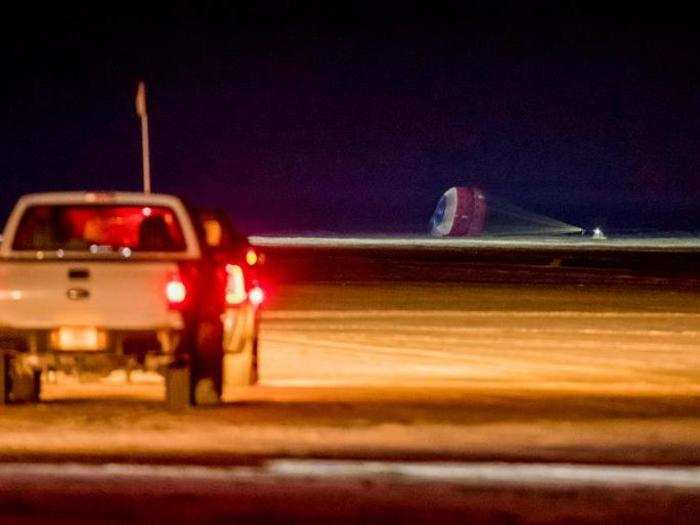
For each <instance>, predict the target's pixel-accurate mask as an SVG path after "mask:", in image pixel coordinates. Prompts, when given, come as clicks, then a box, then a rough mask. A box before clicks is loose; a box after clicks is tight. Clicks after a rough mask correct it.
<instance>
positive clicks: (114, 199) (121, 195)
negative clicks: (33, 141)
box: [18, 191, 181, 206]
mask: <svg viewBox="0 0 700 525" xmlns="http://www.w3.org/2000/svg"><path fill="white" fill-rule="evenodd" d="M174 202H178V203H179V202H181V201H180V199H179V198H178V197H176V196H175V195H168V194H165V193H141V192H127V191H52V192H43V193H29V194H27V195H23V196H22V197H21V198H20V199H19V201H18V205H19V204H23V205H25V206H26V205H36V204H64V203H65V204H71V203H75V204H77V203H85V204H93V203H94V204H100V203H115V204H121V203H133V204H160V205H172V204H173V203H174Z"/></svg>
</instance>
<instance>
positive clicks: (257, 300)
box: [248, 286, 265, 306]
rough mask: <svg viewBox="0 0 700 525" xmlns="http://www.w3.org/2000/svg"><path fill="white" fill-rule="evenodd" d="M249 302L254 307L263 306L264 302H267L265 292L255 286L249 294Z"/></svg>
mask: <svg viewBox="0 0 700 525" xmlns="http://www.w3.org/2000/svg"><path fill="white" fill-rule="evenodd" d="M248 300H249V301H250V302H251V304H253V305H254V306H258V305H261V304H262V302H263V301H264V300H265V292H264V291H263V289H262V288H260V287H259V286H254V287H253V288H251V289H250V291H249V292H248Z"/></svg>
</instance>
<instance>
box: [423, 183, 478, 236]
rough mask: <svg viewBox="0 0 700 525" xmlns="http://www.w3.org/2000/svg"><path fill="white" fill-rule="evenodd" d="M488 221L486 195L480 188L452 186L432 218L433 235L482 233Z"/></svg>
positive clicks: (440, 201) (472, 234) (444, 194)
mask: <svg viewBox="0 0 700 525" xmlns="http://www.w3.org/2000/svg"><path fill="white" fill-rule="evenodd" d="M485 223H486V196H485V195H484V193H483V192H482V191H481V190H480V189H478V188H464V187H455V188H450V189H449V190H447V191H446V192H445V193H443V195H442V197H440V200H439V201H438V205H437V208H435V213H433V217H432V219H431V220H430V225H431V230H432V234H433V235H438V236H441V237H442V236H447V235H466V236H476V235H481V234H482V232H483V231H484V224H485Z"/></svg>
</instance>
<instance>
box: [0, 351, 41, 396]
mask: <svg viewBox="0 0 700 525" xmlns="http://www.w3.org/2000/svg"><path fill="white" fill-rule="evenodd" d="M40 396H41V371H40V370H36V369H35V368H33V367H31V366H29V365H27V364H26V363H25V362H24V361H23V360H22V359H21V357H20V356H17V355H16V354H13V353H11V352H2V353H0V404H6V403H10V402H17V403H36V402H38V401H39V398H40Z"/></svg>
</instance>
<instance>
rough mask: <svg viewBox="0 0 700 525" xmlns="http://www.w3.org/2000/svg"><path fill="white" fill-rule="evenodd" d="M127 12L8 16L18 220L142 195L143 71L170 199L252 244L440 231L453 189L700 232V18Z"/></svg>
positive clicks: (620, 222) (490, 10)
mask: <svg viewBox="0 0 700 525" xmlns="http://www.w3.org/2000/svg"><path fill="white" fill-rule="evenodd" d="M115 5H116V4H115ZM118 5H119V10H118V11H117V9H116V7H114V6H111V7H109V8H104V7H103V8H102V9H101V10H98V8H96V7H86V6H85V5H81V4H77V5H76V6H73V8H71V9H66V10H65V11H57V12H50V11H49V12H45V13H43V14H42V18H41V19H40V20H39V19H36V18H35V17H34V16H32V15H31V14H29V13H27V14H25V15H24V16H22V15H20V17H19V18H17V19H14V18H11V17H9V16H8V17H7V19H6V20H5V23H4V24H5V26H6V27H5V28H4V31H3V36H2V39H3V40H4V41H3V49H4V50H5V53H6V54H7V55H6V57H5V64H6V72H9V73H10V74H8V75H7V77H8V80H6V84H5V86H4V89H5V91H6V92H5V96H4V97H3V101H4V102H3V104H2V110H1V114H2V120H1V122H2V126H1V128H0V129H1V131H0V133H2V142H3V145H4V147H5V154H4V155H3V156H2V158H3V164H4V165H3V173H4V176H3V178H2V179H3V181H2V182H3V188H2V192H0V195H1V197H0V220H4V218H5V217H6V216H7V214H8V213H9V211H10V209H11V206H12V204H13V203H14V201H15V200H16V198H17V197H18V196H19V195H21V194H23V193H27V192H35V191H47V190H64V189H66V190H80V189H117V190H132V191H138V190H140V182H141V171H140V170H141V165H140V141H139V126H138V121H137V118H136V115H135V112H134V94H135V89H136V83H137V81H138V79H140V78H144V79H145V80H146V81H147V83H148V89H149V97H148V102H149V116H150V121H151V122H150V123H151V149H152V169H153V179H154V180H153V186H154V191H159V192H168V193H176V194H180V195H183V196H185V197H187V198H189V199H191V200H193V201H194V202H196V203H197V204H201V205H208V206H213V207H220V208H224V209H226V210H227V211H229V212H230V213H231V215H232V216H233V217H234V218H235V219H236V222H237V223H238V224H239V227H241V228H242V229H244V230H247V231H250V232H252V233H279V232H285V233H290V232H310V231H324V232H328V233H332V232H337V233H419V232H427V227H428V220H429V218H430V215H431V213H432V211H433V208H434V206H435V204H436V203H437V200H438V198H439V196H440V195H441V194H442V192H444V191H445V190H446V189H447V188H449V187H450V186H454V185H478V186H480V187H483V188H484V189H486V190H487V191H489V192H492V193H494V194H497V195H499V196H501V197H503V198H505V199H508V200H510V201H512V202H514V203H515V204H517V205H519V206H521V207H524V208H526V209H528V210H531V211H533V212H538V213H542V214H545V215H548V216H551V217H555V218H557V219H561V220H563V221H566V222H569V223H571V224H575V225H578V226H581V227H584V228H591V227H593V226H596V225H600V226H603V227H605V228H608V229H613V230H616V229H617V230H619V229H646V230H653V229H656V230H686V231H697V230H698V218H699V217H700V213H699V211H700V206H699V205H698V202H699V201H700V199H699V197H700V177H698V175H697V168H698V165H699V164H700V121H699V120H698V118H697V115H698V110H699V109H700V92H698V86H699V85H700V58H698V55H697V42H696V39H697V37H696V34H695V29H694V27H692V26H693V24H692V21H693V19H692V17H690V16H687V17H686V16H683V15H684V14H683V13H670V14H662V13H661V14H660V13H657V12H654V11H646V12H642V11H640V9H638V8H635V9H634V10H632V9H630V10H627V11H626V12H619V13H610V12H606V11H603V10H602V9H601V10H599V11H598V10H596V9H595V8H590V7H587V8H584V7H580V6H579V5H578V3H577V2H568V3H566V5H564V6H563V7H562V6H558V7H556V8H552V7H548V6H545V5H543V4H537V5H534V6H533V5H531V4H529V5H528V6H527V7H519V6H518V5H517V4H511V3H508V2H503V3H499V4H498V6H497V7H491V6H489V5H486V4H477V5H476V6H456V5H444V6H439V5H438V6H433V7H432V8H431V10H427V9H425V10H420V9H415V8H414V9H410V8H408V7H406V6H400V7H399V4H396V7H392V6H391V5H389V6H386V5H385V6H383V7H382V8H374V9H370V8H369V7H370V6H367V5H363V6H360V7H357V6H354V7H341V8H337V7H327V6H324V4H322V3H318V4H316V3H312V4H305V5H304V6H303V7H296V6H292V5H291V4H288V3H275V4H272V3H266V4H264V5H262V6H260V5H258V6H244V7H240V6H228V5H226V3H224V2H205V3H202V4H197V5H195V4H194V3H193V4H190V3H188V2H176V3H174V4H171V5H169V6H168V7H167V8H161V7H157V6H150V7H148V8H143V7H141V6H138V5H137V4H129V3H127V4H123V3H121V4H118Z"/></svg>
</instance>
